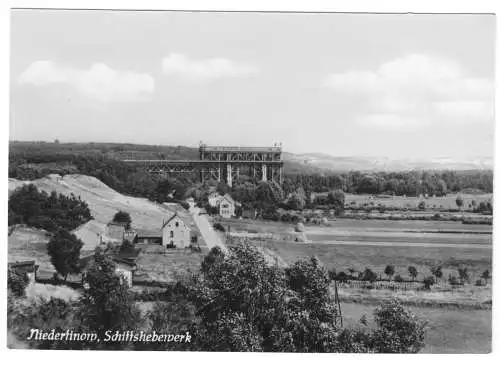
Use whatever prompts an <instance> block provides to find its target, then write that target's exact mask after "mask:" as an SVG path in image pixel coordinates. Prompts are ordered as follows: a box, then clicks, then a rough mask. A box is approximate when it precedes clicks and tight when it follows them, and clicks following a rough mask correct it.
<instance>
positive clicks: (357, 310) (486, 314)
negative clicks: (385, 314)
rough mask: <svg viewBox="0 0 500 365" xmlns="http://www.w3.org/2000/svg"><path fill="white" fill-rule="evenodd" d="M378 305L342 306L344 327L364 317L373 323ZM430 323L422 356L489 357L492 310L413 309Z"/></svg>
mask: <svg viewBox="0 0 500 365" xmlns="http://www.w3.org/2000/svg"><path fill="white" fill-rule="evenodd" d="M374 309H375V306H374V305H371V304H358V303H342V313H343V315H344V325H346V326H348V327H349V326H357V325H359V319H360V318H361V316H363V315H364V314H365V315H366V318H367V320H368V322H369V323H370V322H373V310H374ZM409 309H410V310H411V311H412V312H413V313H415V314H416V315H418V316H419V317H420V319H422V320H426V321H427V323H428V329H427V334H426V338H425V344H426V347H425V348H424V349H423V351H422V353H489V352H491V339H492V322H491V317H492V312H491V310H464V309H450V308H446V309H441V308H423V307H412V308H409Z"/></svg>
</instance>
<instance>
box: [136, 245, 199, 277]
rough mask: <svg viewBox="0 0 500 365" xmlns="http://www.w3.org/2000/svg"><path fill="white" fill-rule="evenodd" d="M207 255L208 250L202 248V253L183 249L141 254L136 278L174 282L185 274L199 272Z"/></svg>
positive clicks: (138, 259)
mask: <svg viewBox="0 0 500 365" xmlns="http://www.w3.org/2000/svg"><path fill="white" fill-rule="evenodd" d="M207 253H208V249H207V248H202V251H201V252H190V251H184V250H182V249H173V250H165V253H146V252H141V253H139V256H138V258H137V262H136V263H137V268H138V270H137V272H136V275H135V277H136V278H137V279H140V280H154V281H173V280H176V279H177V278H178V277H179V275H182V274H183V273H187V272H189V271H198V270H199V268H200V265H201V262H202V260H203V258H204V257H205V255H206V254H207Z"/></svg>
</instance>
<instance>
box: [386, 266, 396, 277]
mask: <svg viewBox="0 0 500 365" xmlns="http://www.w3.org/2000/svg"><path fill="white" fill-rule="evenodd" d="M384 274H386V275H387V276H388V277H389V280H390V279H391V278H392V276H393V275H394V266H393V265H387V266H386V267H385V270H384Z"/></svg>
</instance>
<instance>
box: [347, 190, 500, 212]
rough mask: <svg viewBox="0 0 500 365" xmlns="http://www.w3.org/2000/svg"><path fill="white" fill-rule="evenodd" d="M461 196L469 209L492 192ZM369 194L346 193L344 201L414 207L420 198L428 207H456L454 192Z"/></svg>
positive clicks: (488, 198)
mask: <svg viewBox="0 0 500 365" xmlns="http://www.w3.org/2000/svg"><path fill="white" fill-rule="evenodd" d="M460 196H461V197H462V199H463V201H464V204H463V206H462V208H463V209H469V205H470V204H471V203H472V201H473V200H475V201H476V203H477V205H479V203H480V202H488V201H490V200H491V199H492V197H493V194H460ZM371 197H372V196H371V195H362V194H360V195H353V194H346V195H345V203H346V204H347V205H350V204H351V202H355V203H356V204H357V205H358V206H362V205H363V204H371V203H373V204H374V205H375V206H377V205H379V204H383V205H385V206H386V207H391V208H398V209H404V208H416V207H417V206H418V203H420V202H421V201H422V200H423V201H425V204H426V206H427V207H428V208H434V209H446V210H448V209H458V206H457V203H456V199H457V195H456V194H449V195H446V196H444V197H428V198H419V197H406V198H405V197H403V196H395V197H394V198H392V197H390V198H377V197H375V198H373V199H372V198H371Z"/></svg>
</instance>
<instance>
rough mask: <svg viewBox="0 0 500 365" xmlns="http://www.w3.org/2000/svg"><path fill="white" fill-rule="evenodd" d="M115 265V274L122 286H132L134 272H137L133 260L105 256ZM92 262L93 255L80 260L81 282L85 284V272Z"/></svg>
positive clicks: (110, 255) (116, 256)
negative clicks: (120, 280) (120, 279)
mask: <svg viewBox="0 0 500 365" xmlns="http://www.w3.org/2000/svg"><path fill="white" fill-rule="evenodd" d="M105 255H106V256H107V257H108V258H110V259H111V260H112V261H113V263H114V264H115V274H117V275H119V276H121V278H122V284H123V283H126V284H127V285H128V286H129V287H131V286H132V281H133V277H134V272H135V271H136V270H137V265H136V263H135V258H123V257H120V256H118V255H116V254H107V253H106V254H105ZM93 261H94V254H92V255H88V256H84V257H82V258H80V267H81V268H82V269H81V274H82V282H83V283H85V282H86V275H87V270H88V269H89V267H90V265H91V263H92V262H93Z"/></svg>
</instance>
